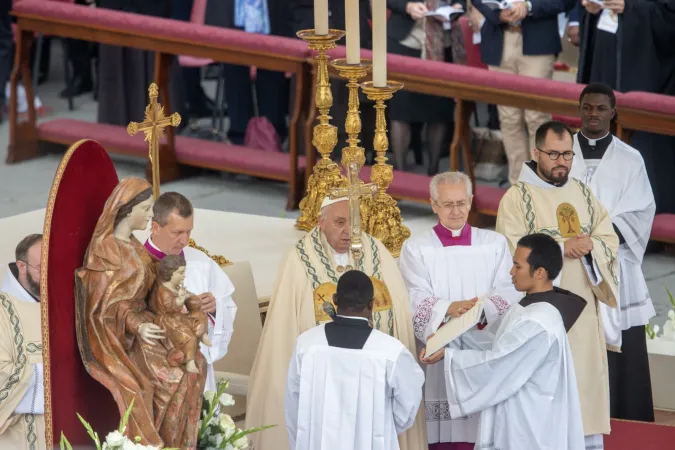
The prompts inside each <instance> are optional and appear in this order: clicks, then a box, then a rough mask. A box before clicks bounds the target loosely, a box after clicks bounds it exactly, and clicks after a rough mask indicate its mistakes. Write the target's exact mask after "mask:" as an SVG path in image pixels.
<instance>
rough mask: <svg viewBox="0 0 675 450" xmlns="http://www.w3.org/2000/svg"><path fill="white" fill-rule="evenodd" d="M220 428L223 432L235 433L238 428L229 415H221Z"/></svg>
mask: <svg viewBox="0 0 675 450" xmlns="http://www.w3.org/2000/svg"><path fill="white" fill-rule="evenodd" d="M218 426H219V427H220V429H221V430H223V431H229V430H232V431H234V430H235V429H236V426H235V425H234V421H233V420H232V417H230V416H229V415H228V414H221V415H220V422H219V423H218ZM230 436H231V435H230Z"/></svg>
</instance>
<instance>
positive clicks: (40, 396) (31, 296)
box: [0, 234, 47, 450]
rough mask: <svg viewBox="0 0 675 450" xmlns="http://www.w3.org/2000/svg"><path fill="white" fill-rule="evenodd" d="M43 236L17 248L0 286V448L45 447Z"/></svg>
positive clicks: (25, 239) (24, 240)
mask: <svg viewBox="0 0 675 450" xmlns="http://www.w3.org/2000/svg"><path fill="white" fill-rule="evenodd" d="M41 253H42V235H41V234H31V235H29V236H26V237H25V238H24V239H22V240H21V242H19V245H17V247H16V252H15V256H16V261H15V262H13V263H10V264H9V268H8V269H7V273H6V275H5V279H4V280H3V283H2V286H0V386H3V387H4V388H3V392H4V395H3V396H0V448H2V449H16V450H24V449H25V450H29V449H37V450H44V449H46V448H47V447H46V445H45V435H44V433H45V422H44V385H43V382H44V378H43V376H42V374H43V366H42V333H41V326H40V324H41V319H40V262H41V259H42V258H41Z"/></svg>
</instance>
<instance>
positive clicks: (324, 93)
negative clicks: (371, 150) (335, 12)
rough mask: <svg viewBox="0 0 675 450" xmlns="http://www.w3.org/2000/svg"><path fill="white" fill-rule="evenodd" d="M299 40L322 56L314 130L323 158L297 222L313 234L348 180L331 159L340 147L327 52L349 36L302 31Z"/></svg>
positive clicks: (310, 182) (299, 33) (313, 139)
mask: <svg viewBox="0 0 675 450" xmlns="http://www.w3.org/2000/svg"><path fill="white" fill-rule="evenodd" d="M297 35H298V37H299V38H300V39H302V40H304V41H305V42H307V43H308V45H309V48H310V49H312V50H316V51H317V52H318V54H317V56H316V61H317V77H316V94H315V95H314V102H315V104H316V108H317V109H318V110H319V117H318V119H319V123H318V124H316V125H315V126H314V133H313V138H312V145H314V147H316V149H317V150H318V151H319V153H320V154H321V159H319V161H318V162H317V163H316V164H315V165H314V168H313V172H312V175H311V176H310V177H309V180H308V181H307V193H306V194H305V198H303V199H302V200H301V201H300V217H298V220H297V221H296V222H295V228H297V229H299V230H304V231H309V230H311V229H312V228H314V227H315V226H316V224H317V222H318V220H319V213H320V212H321V203H322V202H323V199H324V198H326V196H327V195H328V194H329V193H330V190H331V189H334V188H341V187H344V186H345V185H346V184H347V180H346V179H345V177H343V176H342V174H341V173H340V168H339V167H338V165H337V164H336V163H334V162H333V161H332V160H331V159H330V154H331V153H332V151H333V149H334V148H335V146H336V145H337V141H338V133H337V127H335V126H334V125H331V124H330V119H331V117H330V116H329V115H328V113H329V112H330V108H331V106H333V94H332V93H331V90H330V78H329V77H328V58H329V57H328V55H327V54H326V52H327V51H328V50H330V49H333V48H335V45H336V44H335V43H336V42H337V41H339V40H340V39H342V37H343V36H344V35H345V33H344V31H340V30H328V34H326V35H317V34H315V33H314V30H303V31H298V33H297Z"/></svg>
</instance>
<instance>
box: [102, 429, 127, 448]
mask: <svg viewBox="0 0 675 450" xmlns="http://www.w3.org/2000/svg"><path fill="white" fill-rule="evenodd" d="M127 440H128V439H127V438H126V437H124V435H123V434H122V433H120V432H119V431H117V430H115V431H113V432H112V433H108V435H107V436H106V437H105V442H106V444H108V448H121V447H122V445H124V441H127Z"/></svg>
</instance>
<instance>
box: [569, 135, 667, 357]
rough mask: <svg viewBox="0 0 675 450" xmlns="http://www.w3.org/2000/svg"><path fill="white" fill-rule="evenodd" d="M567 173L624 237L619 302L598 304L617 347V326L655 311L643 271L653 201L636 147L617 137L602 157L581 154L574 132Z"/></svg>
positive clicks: (607, 333)
mask: <svg viewBox="0 0 675 450" xmlns="http://www.w3.org/2000/svg"><path fill="white" fill-rule="evenodd" d="M574 152H575V153H576V154H577V156H575V157H574V163H573V164H572V171H571V172H570V174H571V176H573V177H575V178H577V179H579V180H580V181H582V182H584V183H585V184H586V185H587V186H588V187H589V188H590V189H591V191H593V194H594V195H595V196H596V197H598V200H600V203H602V204H603V205H604V206H605V208H607V209H608V210H609V215H610V216H611V218H612V223H613V224H614V226H616V227H617V228H618V229H619V231H620V232H621V234H622V235H623V238H624V239H625V241H626V242H624V243H623V244H621V245H620V246H619V308H609V307H608V306H607V305H605V304H604V303H603V304H600V312H601V314H602V323H603V325H604V327H605V339H606V340H607V343H608V344H609V345H613V346H616V347H621V332H622V331H623V330H627V329H629V328H632V327H637V326H644V325H647V324H648V323H649V319H651V318H652V317H654V315H655V314H656V313H655V311H654V305H653V303H652V298H651V296H650V295H649V289H648V288H647V283H646V281H645V276H644V274H643V273H642V258H643V257H644V254H645V251H646V250H647V243H648V242H649V235H650V234H651V231H652V223H653V222H654V213H655V212H656V203H654V193H653V192H652V187H651V185H650V184H649V178H648V177H647V169H646V168H645V163H644V160H643V159H642V155H640V152H638V151H637V150H635V149H634V148H633V147H631V146H629V145H627V144H624V143H623V142H621V141H620V140H619V139H617V138H616V137H612V143H611V144H610V145H609V148H608V149H607V151H606V152H605V155H604V156H603V157H602V159H592V160H584V158H583V156H582V152H581V147H580V146H579V139H578V138H577V136H574Z"/></svg>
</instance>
